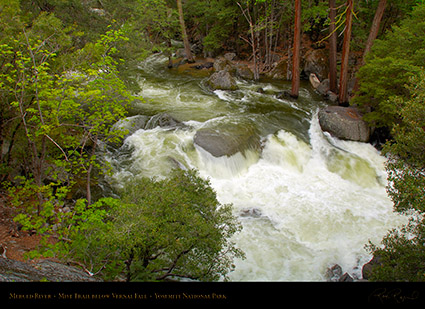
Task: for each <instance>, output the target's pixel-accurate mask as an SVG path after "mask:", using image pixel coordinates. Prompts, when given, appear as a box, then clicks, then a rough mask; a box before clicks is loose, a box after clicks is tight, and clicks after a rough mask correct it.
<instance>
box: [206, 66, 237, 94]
mask: <svg viewBox="0 0 425 309" xmlns="http://www.w3.org/2000/svg"><path fill="white" fill-rule="evenodd" d="M208 85H209V86H210V87H211V88H212V89H213V90H237V89H238V86H237V85H236V80H235V79H234V78H233V76H232V75H231V74H230V73H229V72H228V71H226V70H222V71H218V72H215V73H214V74H212V75H211V76H210V78H209V79H208Z"/></svg>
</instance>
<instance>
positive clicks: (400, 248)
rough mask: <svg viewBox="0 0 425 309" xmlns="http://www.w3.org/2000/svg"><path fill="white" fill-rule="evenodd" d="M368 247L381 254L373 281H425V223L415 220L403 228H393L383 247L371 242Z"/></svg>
mask: <svg viewBox="0 0 425 309" xmlns="http://www.w3.org/2000/svg"><path fill="white" fill-rule="evenodd" d="M368 249H369V250H370V251H371V252H373V254H374V255H375V256H377V257H379V261H380V263H381V265H380V266H376V267H374V268H373V272H372V275H371V279H370V280H372V281H386V282H397V281H398V282H400V281H401V282H424V281H425V224H424V222H423V221H420V220H412V221H410V222H409V224H407V225H406V226H405V227H403V228H402V229H400V230H392V231H391V232H390V233H389V234H388V235H387V236H386V237H385V238H384V239H383V241H382V247H378V246H375V245H373V244H369V246H368Z"/></svg>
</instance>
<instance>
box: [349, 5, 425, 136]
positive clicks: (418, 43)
mask: <svg viewBox="0 0 425 309" xmlns="http://www.w3.org/2000/svg"><path fill="white" fill-rule="evenodd" d="M424 66H425V4H418V5H417V6H416V7H415V8H414V9H413V11H412V13H411V15H410V16H409V17H408V18H406V19H404V20H403V21H402V22H401V25H400V26H394V27H393V30H392V31H391V32H388V33H387V34H386V35H385V37H384V38H382V39H378V40H376V41H375V43H374V46H373V48H372V51H371V52H370V53H369V55H368V57H367V58H366V64H365V65H364V66H363V67H362V68H360V70H359V73H358V78H359V81H360V89H359V92H358V94H357V96H356V97H355V98H354V99H353V101H352V104H358V105H360V106H361V107H363V108H364V109H365V111H366V112H367V115H366V117H365V119H366V120H368V121H370V122H371V123H372V124H374V125H376V126H377V127H389V128H391V127H392V125H393V124H395V123H397V122H398V121H399V120H400V119H399V117H398V115H397V110H398V108H399V107H398V106H396V104H394V103H393V98H394V97H396V96H401V97H403V98H409V96H410V92H409V89H408V88H407V87H406V86H405V85H406V84H407V83H408V81H409V78H410V77H411V76H417V75H418V74H419V72H420V70H421V68H422V67H424Z"/></svg>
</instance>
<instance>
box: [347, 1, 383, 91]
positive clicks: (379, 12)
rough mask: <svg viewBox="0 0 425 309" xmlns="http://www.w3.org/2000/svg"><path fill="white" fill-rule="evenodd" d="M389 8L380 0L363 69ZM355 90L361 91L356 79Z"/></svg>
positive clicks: (365, 53)
mask: <svg viewBox="0 0 425 309" xmlns="http://www.w3.org/2000/svg"><path fill="white" fill-rule="evenodd" d="M386 7H387V0H379V4H378V7H377V8H376V12H375V17H374V18H373V22H372V27H371V28H370V32H369V37H368V38H367V42H366V46H365V49H364V51H363V57H362V60H361V63H360V66H359V68H360V67H362V66H363V65H364V64H365V62H366V56H367V54H368V53H369V52H370V50H371V49H372V46H373V42H374V41H375V39H376V37H377V36H378V33H379V27H380V25H381V21H382V16H384V11H385V8H386ZM354 90H355V91H357V90H359V82H358V80H357V79H356V84H355V85H354Z"/></svg>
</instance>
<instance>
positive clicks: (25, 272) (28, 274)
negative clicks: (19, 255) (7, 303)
mask: <svg viewBox="0 0 425 309" xmlns="http://www.w3.org/2000/svg"><path fill="white" fill-rule="evenodd" d="M46 280H47V281H51V282H86V281H87V282H96V281H97V282H99V281H101V280H100V279H97V278H95V277H93V276H90V275H89V274H88V273H86V272H85V271H83V270H81V269H78V268H75V267H72V266H68V265H64V264H61V263H57V262H53V261H49V260H43V261H40V262H38V263H34V264H32V263H31V264H30V263H24V262H20V261H16V260H11V259H4V258H2V257H0V281H2V282H39V281H46Z"/></svg>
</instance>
